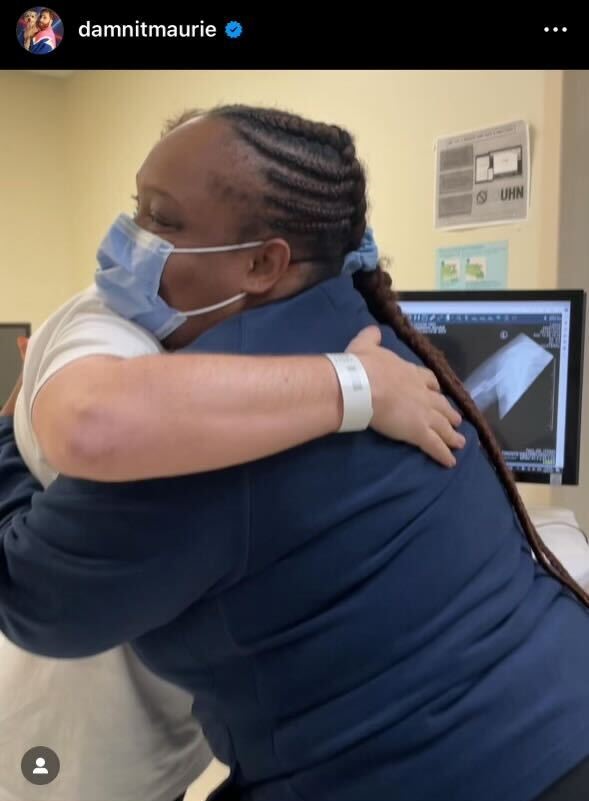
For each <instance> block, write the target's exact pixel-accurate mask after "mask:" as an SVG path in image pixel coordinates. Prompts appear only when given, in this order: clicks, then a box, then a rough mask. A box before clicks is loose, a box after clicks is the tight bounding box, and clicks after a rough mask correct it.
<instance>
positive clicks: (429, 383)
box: [417, 367, 441, 392]
mask: <svg viewBox="0 0 589 801" xmlns="http://www.w3.org/2000/svg"><path fill="white" fill-rule="evenodd" d="M417 369H418V371H419V374H420V375H421V376H422V378H423V382H424V384H425V385H426V387H427V388H428V389H432V390H433V391H434V392H441V389H440V382H439V381H438V379H437V378H436V376H435V374H434V373H433V372H432V371H431V370H428V369H427V367H418V368H417Z"/></svg>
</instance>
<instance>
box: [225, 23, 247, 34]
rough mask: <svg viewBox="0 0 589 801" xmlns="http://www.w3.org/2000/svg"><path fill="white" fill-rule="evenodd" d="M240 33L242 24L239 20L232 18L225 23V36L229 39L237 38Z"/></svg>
mask: <svg viewBox="0 0 589 801" xmlns="http://www.w3.org/2000/svg"><path fill="white" fill-rule="evenodd" d="M242 33H243V25H242V24H241V22H237V20H232V21H231V22H228V23H227V25H225V36H228V37H229V38H230V39H239V37H240V36H241V34H242Z"/></svg>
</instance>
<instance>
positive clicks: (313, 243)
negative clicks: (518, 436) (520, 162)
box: [164, 105, 589, 606]
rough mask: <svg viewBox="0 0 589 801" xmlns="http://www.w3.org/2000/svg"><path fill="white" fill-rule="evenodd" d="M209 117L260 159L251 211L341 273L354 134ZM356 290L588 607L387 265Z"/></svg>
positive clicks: (353, 193)
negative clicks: (432, 378)
mask: <svg viewBox="0 0 589 801" xmlns="http://www.w3.org/2000/svg"><path fill="white" fill-rule="evenodd" d="M206 115H207V116H208V117H212V118H217V119H222V120H225V121H227V122H228V123H229V124H230V125H231V127H232V129H233V132H234V134H235V135H236V136H237V138H238V140H240V141H241V142H242V143H244V144H245V145H247V146H248V147H249V148H250V150H253V151H254V153H255V154H256V156H257V157H258V162H257V163H258V165H259V171H260V177H261V186H260V192H259V201H258V204H259V205H258V207H257V208H255V209H251V210H250V211H251V215H253V217H254V218H256V219H257V220H259V221H260V223H259V224H262V222H261V221H263V224H265V225H266V226H268V227H269V228H270V229H271V230H272V231H273V233H274V234H275V235H277V234H278V235H284V236H285V238H287V239H288V241H289V243H291V244H292V245H293V246H294V247H302V248H309V249H310V251H309V252H312V253H313V254H314V256H313V261H314V262H315V263H316V274H315V276H314V279H315V280H316V281H319V280H324V279H326V278H329V277H334V276H336V275H337V274H339V272H340V271H341V265H342V262H343V259H344V256H345V255H346V254H347V253H348V252H350V251H352V250H356V249H357V248H358V247H359V246H360V242H361V240H362V237H363V235H364V232H365V230H366V214H367V200H366V173H365V170H364V168H363V166H362V164H361V162H360V161H359V159H358V157H357V154H356V148H355V143H354V139H353V138H352V136H351V135H350V134H349V133H348V131H346V130H344V129H342V128H340V127H338V126H336V125H328V124H326V123H320V122H312V121H310V120H307V119H304V118H302V117H300V116H297V115H294V114H290V113H288V112H285V111H280V110H277V109H272V108H256V107H251V106H244V105H233V106H220V107H216V108H214V109H212V110H211V111H209V112H207V114H206ZM198 116H201V112H199V111H189V112H185V113H184V114H182V115H181V116H179V117H177V118H175V119H174V120H171V121H170V122H169V123H168V124H167V126H166V128H165V129H164V134H165V133H169V132H170V131H171V130H173V129H174V128H176V127H177V126H178V125H180V124H182V123H184V122H187V121H189V120H190V119H194V118H196V117H198ZM250 224H251V221H250ZM299 260H300V259H299ZM354 285H355V287H356V289H357V290H358V291H359V292H360V293H361V294H362V295H363V297H364V299H365V300H366V303H367V305H368V308H369V310H370V312H371V314H372V315H373V316H374V317H375V319H376V320H377V321H378V322H379V323H382V324H386V325H389V326H391V327H392V328H393V330H394V331H395V333H396V334H397V336H398V337H399V339H401V340H402V341H403V342H404V343H405V344H407V345H408V347H409V348H411V350H412V351H413V352H414V353H415V354H416V355H417V356H418V357H419V358H420V359H421V360H422V362H423V363H424V364H425V365H426V366H427V367H428V368H429V369H430V370H432V371H433V373H434V374H435V375H436V377H437V379H438V381H439V384H440V387H441V388H442V391H443V392H444V393H445V394H446V395H447V396H448V397H450V398H451V399H452V400H453V401H454V403H455V404H456V406H457V407H458V409H459V410H460V412H461V414H462V415H463V417H464V419H466V420H468V421H469V422H470V423H471V424H472V425H473V427H474V428H475V430H476V432H477V434H478V436H479V440H480V442H481V445H482V446H483V448H484V449H485V451H486V452H487V454H488V456H489V458H490V461H491V464H492V465H493V467H494V469H495V472H496V473H497V475H498V477H499V479H500V481H501V483H502V485H503V487H504V489H505V492H506V494H507V496H508V498H509V500H510V502H511V504H512V506H513V508H514V509H515V511H516V514H517V517H518V519H519V522H520V524H521V527H522V530H523V532H524V534H525V537H526V539H527V541H528V543H529V544H530V547H531V549H532V552H533V553H534V555H535V556H536V558H537V560H538V561H539V562H540V563H541V564H542V565H543V566H544V568H545V569H546V570H547V572H548V573H550V574H551V575H552V576H554V577H555V578H556V579H558V580H559V581H560V582H561V583H562V584H563V585H564V586H566V587H567V588H568V589H569V590H570V591H571V592H572V593H573V594H574V595H575V596H576V597H577V598H578V599H579V600H580V601H581V602H582V603H584V604H585V605H586V606H589V595H588V594H587V593H586V592H585V591H584V590H583V589H582V588H581V587H580V586H579V585H578V584H577V582H576V581H575V580H574V579H573V578H572V577H571V576H570V575H569V573H568V572H567V571H566V570H565V568H564V567H563V565H562V564H561V563H560V562H559V560H558V559H557V558H556V556H555V555H554V554H553V553H552V552H551V551H550V550H549V549H548V548H547V547H546V545H545V544H544V543H543V541H542V539H541V537H540V536H539V535H538V533H537V531H536V529H535V528H534V525H533V523H532V521H531V520H530V517H529V515H528V512H527V510H526V507H525V505H524V503H523V501H522V498H521V496H520V494H519V491H518V489H517V486H516V484H515V481H514V479H513V476H512V474H511V472H510V470H509V468H508V467H507V465H506V463H505V461H504V459H503V454H502V452H501V449H500V447H499V445H498V443H497V441H496V440H495V437H494V435H493V433H492V431H491V429H490V427H489V425H488V424H487V422H486V420H485V418H484V417H483V415H482V414H481V412H480V411H479V409H478V408H477V406H476V405H475V403H474V401H473V400H472V398H471V397H470V396H469V395H468V393H467V392H466V390H465V389H464V387H463V385H462V383H461V382H460V380H459V379H458V377H457V376H456V375H455V373H454V372H453V371H452V369H451V368H450V366H449V364H448V362H447V361H446V359H445V357H444V356H443V354H442V353H441V352H440V351H439V350H438V349H437V348H435V347H434V346H433V345H432V344H431V342H430V341H429V340H428V339H427V338H426V337H425V336H423V335H422V334H421V333H420V332H418V331H417V330H416V329H415V328H413V326H412V325H411V323H410V322H409V320H408V318H407V317H406V316H405V315H404V314H403V313H402V311H401V309H400V307H399V304H398V302H397V298H396V295H395V293H394V291H393V290H392V282H391V277H390V275H389V274H388V273H387V272H386V271H385V269H384V268H383V266H382V264H381V265H379V267H378V269H377V270H376V271H374V272H372V273H362V272H360V273H356V275H355V276H354Z"/></svg>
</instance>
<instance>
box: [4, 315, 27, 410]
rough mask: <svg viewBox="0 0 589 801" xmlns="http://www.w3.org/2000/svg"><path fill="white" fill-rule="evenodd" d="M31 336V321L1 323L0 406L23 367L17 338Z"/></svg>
mask: <svg viewBox="0 0 589 801" xmlns="http://www.w3.org/2000/svg"><path fill="white" fill-rule="evenodd" d="M30 336H31V325H30V323H0V406H2V405H3V404H4V403H5V401H6V400H7V399H8V396H9V395H10V393H11V392H12V390H13V388H14V385H15V384H16V380H17V378H18V377H19V375H20V371H21V369H22V361H21V358H20V353H19V352H18V348H17V347H16V338H17V337H30Z"/></svg>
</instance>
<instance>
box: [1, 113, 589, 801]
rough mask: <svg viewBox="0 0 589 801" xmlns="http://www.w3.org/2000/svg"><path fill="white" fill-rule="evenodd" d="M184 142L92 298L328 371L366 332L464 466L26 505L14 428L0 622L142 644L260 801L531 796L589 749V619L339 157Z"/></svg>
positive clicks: (240, 476)
mask: <svg viewBox="0 0 589 801" xmlns="http://www.w3.org/2000/svg"><path fill="white" fill-rule="evenodd" d="M182 122H184V123H185V124H180V125H178V126H176V127H175V128H174V129H173V130H172V132H171V133H169V134H168V136H166V137H165V138H164V140H162V142H160V143H159V144H158V145H157V146H156V148H154V150H153V151H152V152H151V153H150V155H149V156H148V158H147V159H146V161H145V163H144V165H143V167H142V169H141V171H140V173H139V176H138V196H139V207H138V213H137V216H136V226H134V225H133V224H131V223H129V221H119V222H117V223H116V224H115V225H114V226H113V228H112V230H111V232H110V233H109V235H108V236H107V238H106V239H105V242H104V244H103V247H102V249H101V253H100V263H101V271H100V272H99V274H98V276H97V283H98V285H99V287H100V289H101V291H102V292H103V294H104V297H105V299H106V302H107V303H110V304H111V305H112V307H113V308H114V309H115V310H116V311H118V312H119V313H126V314H127V315H128V316H129V318H130V319H134V320H136V321H139V320H140V317H141V316H143V321H142V324H144V325H146V326H149V325H151V324H153V326H154V333H155V330H158V331H160V332H161V331H165V332H166V337H167V339H166V342H168V343H169V344H171V345H172V346H174V347H188V346H189V347H190V350H191V351H200V352H203V353H207V352H208V353H211V352H215V353H219V352H229V353H237V354H261V353H267V352H268V351H271V352H272V353H274V354H284V355H287V354H293V353H305V352H307V353H321V352H329V353H332V352H338V351H341V350H342V349H343V347H344V346H345V344H346V343H347V342H348V341H349V339H350V337H351V336H353V335H354V334H356V333H358V331H360V330H361V329H363V328H365V327H366V326H367V325H370V324H371V323H374V322H375V320H377V321H379V322H382V324H383V325H382V328H381V331H382V336H383V342H384V344H385V346H386V347H388V348H389V349H390V350H392V351H393V352H395V353H397V354H398V355H401V356H403V357H404V358H406V359H407V360H408V361H411V362H413V363H414V364H418V363H419V362H420V360H424V361H426V362H429V364H430V366H431V367H432V368H433V369H434V370H435V371H436V372H437V374H438V377H439V380H440V381H441V382H443V387H444V389H445V391H446V392H448V394H449V395H450V396H451V397H453V399H454V400H455V402H456V403H457V404H459V406H460V407H461V408H462V410H463V412H464V414H465V416H467V418H468V419H469V420H470V422H469V423H466V424H464V426H463V433H464V435H465V437H466V446H465V448H464V450H463V451H462V452H460V453H459V455H458V459H457V466H456V468H455V470H452V471H447V470H444V469H443V468H441V467H440V466H438V465H435V464H433V463H431V462H429V461H427V460H426V459H425V458H424V456H423V454H421V453H419V452H418V451H416V450H414V449H412V448H410V447H408V446H407V445H403V444H401V443H391V442H387V441H385V440H384V439H382V438H380V437H378V436H377V435H376V434H375V433H374V432H363V433H361V432H357V433H351V434H348V435H346V436H337V437H334V436H331V437H323V438H322V439H318V440H314V441H312V442H308V443H307V444H306V445H303V446H301V447H297V448H291V449H290V450H288V451H286V452H283V453H279V454H277V455H275V456H272V457H270V458H265V459H260V460H258V461H256V462H252V463H250V464H247V465H236V466H234V467H232V468H230V469H225V470H217V471H214V472H209V473H202V474H200V475H185V476H181V477H176V478H167V479H165V480H161V479H160V480H149V481H142V482H126V481H121V483H118V484H114V483H93V482H89V481H85V482H81V481H76V480H73V479H68V478H65V477H60V478H58V479H57V480H56V481H55V482H54V483H53V484H52V486H51V487H49V488H48V489H47V491H46V492H45V493H43V494H36V495H35V497H34V499H33V502H32V505H31V502H30V498H31V496H32V494H33V492H34V483H33V482H32V481H31V479H30V477H29V476H28V474H27V472H26V470H25V469H24V466H23V465H22V463H21V462H19V460H18V458H17V457H16V455H15V452H14V443H13V441H12V440H11V435H10V430H9V427H8V426H5V427H4V428H3V429H2V431H1V434H0V501H1V502H2V505H1V506H0V519H4V523H3V525H2V528H0V533H1V536H2V538H3V545H4V554H5V555H4V561H3V562H2V563H0V576H1V578H2V581H1V582H0V622H1V625H2V628H3V629H4V630H5V631H6V632H7V633H8V635H9V636H10V637H11V638H12V639H14V640H15V642H17V643H19V644H20V645H21V646H23V647H26V648H28V649H31V650H34V651H37V652H38V653H44V652H50V653H51V654H53V655H56V656H74V657H81V656H85V655H87V654H89V653H98V652H100V651H102V650H105V649H106V648H108V647H111V646H112V645H113V644H117V643H121V642H124V641H125V640H127V639H129V640H133V644H134V647H135V649H136V651H137V653H138V654H139V655H140V657H141V658H142V659H143V660H144V661H145V663H146V664H147V665H148V666H149V667H151V668H152V669H153V670H154V671H156V672H157V673H159V674H160V675H161V676H163V677H164V678H167V679H169V680H171V681H173V682H174V683H176V684H178V685H179V686H182V687H184V688H185V689H187V690H189V691H190V692H191V693H192V694H193V695H194V698H195V712H196V714H197V716H198V718H199V719H200V720H201V722H202V724H203V727H204V729H205V732H206V733H207V736H208V739H209V742H210V744H211V746H212V749H213V751H214V753H215V754H216V755H217V756H218V757H219V758H220V759H221V760H223V761H226V762H228V763H229V764H230V765H231V767H232V768H233V776H234V780H235V782H236V784H237V785H238V786H239V788H241V790H242V792H243V795H244V797H248V798H252V799H255V800H256V801H258V800H259V801H264V799H273V800H274V799H275V800H276V801H278V799H288V798H292V799H297V798H334V799H353V798H355V799H358V798H371V799H399V798H403V799H448V798H452V799H477V801H478V799H480V800H481V801H484V800H485V799H489V801H490V800H491V799H496V798H503V799H507V800H508V801H509V799H514V801H516V800H517V801H526V800H529V801H531V799H535V798H539V797H541V794H542V793H544V792H545V791H547V790H548V788H549V787H550V786H551V785H554V783H555V782H557V781H558V780H560V779H561V778H562V777H563V776H564V775H565V774H567V773H568V772H569V771H571V770H572V769H573V768H575V767H576V766H579V765H581V764H582V763H583V761H584V760H585V759H586V757H587V755H588V754H589V731H588V720H589V718H588V712H589V686H588V684H587V682H586V680H585V670H584V664H585V663H586V661H587V659H588V658H589V637H588V634H589V616H588V613H587V610H586V609H585V608H584V606H583V605H582V604H580V603H578V601H577V600H576V599H575V597H574V595H573V593H574V594H576V595H577V596H578V597H579V598H580V599H581V600H583V601H585V600H586V599H585V597H584V596H583V594H582V593H581V591H580V590H579V589H578V588H577V587H576V586H575V585H574V583H573V582H571V581H570V579H569V578H568V576H567V575H566V574H565V573H564V571H563V570H562V569H561V568H560V566H559V565H558V563H557V561H556V560H555V559H554V558H553V557H552V555H551V554H549V553H548V552H547V551H546V549H545V548H543V546H542V545H541V543H540V541H539V539H538V537H537V535H536V534H535V532H534V530H533V529H532V527H531V526H530V524H529V521H528V519H527V516H526V514H525V510H524V508H523V506H522V504H521V502H520V500H519V498H518V496H517V492H516V490H515V487H514V485H513V482H512V480H511V478H510V476H509V473H508V471H507V470H506V469H505V467H504V465H503V463H502V461H501V458H500V454H499V451H498V450H497V449H496V447H495V445H494V443H493V441H492V437H490V435H489V433H488V431H487V429H486V427H485V425H484V423H483V422H482V421H481V419H480V416H479V414H478V412H477V410H476V409H475V408H474V406H473V404H472V402H470V401H469V399H468V398H467V397H466V396H465V393H464V392H463V390H462V389H461V387H460V385H459V384H458V382H457V381H456V380H455V379H454V378H453V377H452V375H451V374H450V373H449V372H448V370H447V368H446V366H445V365H444V364H443V363H442V362H441V360H440V358H439V356H437V355H436V354H434V353H432V352H431V350H430V349H429V348H428V346H427V344H426V343H425V342H424V341H423V340H422V339H421V338H420V337H418V336H417V335H416V334H415V332H413V330H412V329H411V328H410V327H409V326H408V325H407V324H406V323H405V322H404V321H403V318H402V317H401V315H400V313H399V311H398V308H397V307H396V305H395V303H394V297H393V296H392V294H391V293H390V290H389V281H388V280H387V276H386V274H385V273H384V272H383V271H382V269H381V268H380V267H379V266H378V264H377V259H376V253H375V248H374V246H373V245H372V244H371V242H370V238H369V237H366V219H365V214H366V199H365V180H364V173H363V170H362V168H361V166H360V164H359V162H358V160H357V158H356V154H355V149H354V146H353V142H352V139H351V137H350V136H349V135H348V134H347V133H346V132H345V131H342V130H340V129H337V128H334V127H332V126H325V125H320V124H315V123H311V122H308V121H305V120H302V119H300V118H297V117H293V116H291V115H288V114H282V113H280V112H275V111H272V110H264V109H250V108H244V107H237V108H231V107H230V108H221V109H217V110H215V111H213V112H211V113H209V114H208V115H204V116H202V117H199V118H196V119H193V120H183V121H182ZM146 232H148V233H146ZM362 242H364V243H365V246H366V247H365V248H364V249H363V248H362V247H361V243H362ZM229 243H231V244H229ZM242 243H249V245H251V249H250V250H249V251H247V250H231V251H227V247H234V244H235V245H238V244H242ZM252 243H254V244H252ZM249 245H248V246H249ZM211 248H212V249H213V251H214V252H210V249H211ZM219 249H221V253H219V252H218V250H219ZM194 250H196V251H197V252H196V253H195V252H194ZM153 254H159V255H158V258H157V259H156V263H153V260H152V258H151V256H152V255H153ZM162 254H163V255H164V256H165V258H160V256H162ZM350 254H353V255H352V256H351V257H350ZM343 265H346V266H347V267H349V268H350V269H351V270H352V271H353V272H354V284H355V286H353V285H352V280H351V279H350V278H349V276H346V275H341V271H342V266H343ZM160 278H161V282H160ZM154 287H155V289H156V290H157V289H158V288H159V295H158V296H157V298H156V297H155V296H154V294H153V288H154ZM227 299H230V300H231V301H232V303H231V304H230V305H226V306H224V307H223V309H222V310H221V312H220V316H218V317H216V319H214V320H210V319H207V318H206V315H205V316H201V315H195V316H192V317H191V316H189V315H191V314H194V312H198V311H201V310H202V309H203V308H205V309H206V308H209V307H210V306H211V305H217V304H219V303H224V302H225V301H226V300H227ZM160 301H161V302H160ZM145 304H147V305H145ZM180 309H181V310H185V311H178V310H180ZM238 312H240V313H238ZM144 315H147V316H144ZM372 315H374V316H372ZM387 324H388V325H387ZM73 369H74V367H73V366H72V367H71V368H68V370H69V371H73ZM65 372H66V371H65V370H64V376H65ZM72 374H73V373H72ZM58 380H59V374H58V375H56V376H55V377H54V378H52V379H51V381H50V382H49V383H48V384H47V390H49V389H50V387H51V386H52V384H53V385H54V386H57V383H55V384H54V382H58ZM64 380H65V378H64ZM149 390H150V391H151V386H150V388H149ZM156 391H157V387H156ZM156 397H157V396H156ZM164 408H165V407H164ZM123 417H124V414H123ZM99 430H100V428H99V426H96V428H95V432H97V431H99ZM125 445H126V443H123V445H122V447H120V448H119V450H118V451H117V449H116V448H114V447H112V448H111V446H110V445H109V448H108V452H107V453H106V454H104V455H103V466H102V469H105V470H106V465H107V463H108V460H109V458H111V459H112V458H113V453H115V452H117V455H119V454H121V455H122V451H124V450H125ZM131 446H132V449H133V448H134V447H135V446H134V439H133V438H132V439H131ZM128 468H129V464H127V466H126V469H128ZM144 469H145V468H144V467H142V466H137V468H136V470H137V477H144V476H145V473H143V472H142V471H143V470H144ZM126 477H127V478H128V476H126ZM532 549H533V550H534V552H535V553H536V556H537V558H538V560H539V564H537V563H536V562H535V561H534V559H533V557H532ZM47 570H51V573H52V575H53V577H54V583H53V586H52V589H51V591H44V589H43V586H42V577H43V576H44V575H46V573H47ZM567 585H568V586H567ZM154 588H157V592H154ZM570 590H572V593H571V591H570ZM583 770H584V771H586V770H587V768H586V767H584V768H583ZM585 779H586V777H585ZM571 781H572V780H571ZM575 781H576V779H575ZM586 786H587V784H585V787H586ZM560 789H562V788H560ZM560 789H557V792H560ZM549 792H550V791H549ZM546 797H547V798H548V797H550V796H549V795H547V796H546Z"/></svg>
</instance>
